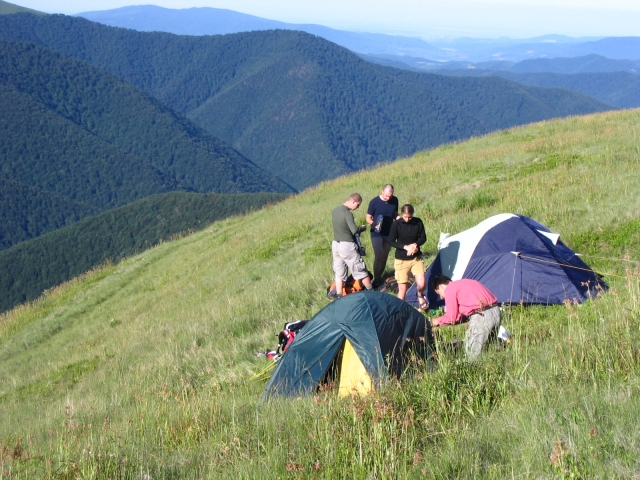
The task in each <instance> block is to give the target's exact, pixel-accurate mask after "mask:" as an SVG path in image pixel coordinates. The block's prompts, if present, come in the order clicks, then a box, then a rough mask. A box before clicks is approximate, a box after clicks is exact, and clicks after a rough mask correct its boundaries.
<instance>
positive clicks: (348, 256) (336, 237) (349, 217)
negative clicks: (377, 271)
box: [331, 193, 372, 297]
mask: <svg viewBox="0 0 640 480" xmlns="http://www.w3.org/2000/svg"><path fill="white" fill-rule="evenodd" d="M361 203H362V197H361V196H360V194H358V193H353V194H352V195H351V196H349V198H348V199H347V201H346V202H344V203H343V204H342V205H338V206H337V207H336V208H334V209H333V212H332V213H331V221H332V223H333V242H331V253H332V255H333V273H334V274H335V281H336V295H337V296H338V297H341V296H342V286H343V285H344V282H345V281H346V280H347V274H348V270H349V269H351V275H352V276H353V278H354V279H355V280H361V281H362V284H363V285H364V286H365V288H366V289H367V290H371V289H372V287H371V279H370V278H369V272H368V271H367V266H366V265H365V263H364V260H362V257H361V256H360V252H359V251H358V246H357V245H356V242H355V240H354V238H353V236H354V235H355V234H356V233H361V232H364V231H365V230H366V228H367V226H366V225H362V226H360V227H358V226H357V225H356V222H355V220H354V219H353V213H352V212H353V211H354V210H357V209H358V207H359V206H360V204H361Z"/></svg>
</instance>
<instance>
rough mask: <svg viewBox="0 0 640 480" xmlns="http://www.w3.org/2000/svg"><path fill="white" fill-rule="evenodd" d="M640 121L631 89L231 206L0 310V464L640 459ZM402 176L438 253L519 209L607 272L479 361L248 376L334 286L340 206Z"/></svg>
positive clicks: (242, 468) (104, 473)
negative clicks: (592, 295) (350, 383)
mask: <svg viewBox="0 0 640 480" xmlns="http://www.w3.org/2000/svg"><path fill="white" fill-rule="evenodd" d="M639 140H640V111H618V112H610V113H604V114H597V115H590V116H586V117H575V118H569V119H565V120H554V121H547V122H543V123H537V124H533V125H529V126H526V127H520V128H515V129H511V130H507V131H503V132H498V133H494V134H491V135H488V136H484V137H480V138H474V139H471V140H469V141H466V142H464V143H459V144H453V145H446V146H443V147H440V148H438V149H435V150H432V151H428V152H422V153H418V154H416V155H415V156H414V157H412V158H409V159H404V160H401V161H398V162H396V163H394V164H392V165H388V166H385V167H382V168H377V169H373V170H365V171H362V172H359V173H356V174H353V175H350V176H346V177H341V178H338V179H336V180H333V181H330V182H325V183H322V184H320V185H318V186H317V187H314V188H311V189H308V190H306V191H305V192H303V193H301V194H299V195H297V196H295V197H292V198H290V199H287V200H286V201H284V202H282V203H279V204H276V205H273V206H271V207H269V208H266V209H264V210H260V211H257V212H254V213H250V214H247V215H243V216H238V217H233V218H229V219H226V220H223V221H220V222H216V223H214V224H212V225H211V226H210V227H209V228H206V229H205V230H203V231H201V232H197V233H194V234H193V235H190V236H187V237H184V238H181V239H178V240H175V241H172V242H167V243H163V244H161V245H159V246H157V247H155V248H153V249H151V250H148V251H146V252H144V253H142V254H140V255H138V256H135V257H132V258H130V259H128V260H125V261H123V262H121V263H119V264H118V265H110V266H105V267H104V268H101V269H98V270H96V271H93V272H90V273H89V274H87V275H85V276H83V277H81V278H78V279H76V280H74V281H71V282H69V283H67V284H65V285H63V286H60V287H58V288H56V289H53V290H51V291H49V292H48V293H47V294H45V295H44V297H43V298H42V299H41V300H39V301H37V302H35V303H33V304H31V305H26V306H23V307H19V308H17V309H14V310H13V311H11V312H9V313H7V314H5V315H3V316H2V317H0V405H1V408H0V449H1V452H2V454H1V455H0V477H6V478H12V479H13V478H15V479H18V478H137V479H141V478H146V479H150V478H153V479H154V480H157V479H169V478H266V477H269V478H274V477H275V478H380V479H382V478H389V479H391V478H417V477H420V478H423V477H426V478H506V477H519V478H631V477H633V475H634V474H636V472H638V471H639V470H640V460H639V459H640V441H639V440H638V439H640V420H638V416H637V411H638V408H640V395H639V394H640V350H639V347H638V345H639V340H640V331H639V328H638V325H639V324H638V320H639V318H640V305H639V302H640V289H639V282H638V274H639V271H638V265H639V263H638V260H640V247H639V246H638V245H639V243H638V240H640V185H639V183H640V167H639V166H638V160H639V159H640V147H639V145H640V143H639ZM387 182H391V183H393V184H394V185H395V187H396V194H397V195H398V197H399V199H400V202H401V203H405V202H409V203H412V204H413V205H414V206H415V207H416V215H417V216H419V217H421V218H422V219H423V220H424V221H425V225H426V227H427V234H428V241H427V245H426V249H427V250H428V251H429V252H431V254H433V252H434V250H435V248H436V242H437V238H438V233H439V232H440V231H444V232H451V233H455V232H458V231H460V230H462V229H464V228H468V227H470V226H472V225H474V224H475V223H477V222H478V221H480V220H482V219H484V218H486V217H488V216H490V215H493V214H496V213H502V212H514V213H520V214H524V215H527V216H530V217H533V218H534V219H536V220H538V221H540V222H541V223H543V224H545V225H546V226H548V227H549V228H550V229H551V230H552V231H554V232H559V233H561V235H562V236H561V238H562V239H563V241H564V242H565V243H567V244H568V245H569V246H571V247H572V248H574V249H575V250H576V251H578V252H579V253H582V254H585V257H584V259H585V260H586V261H587V263H589V264H590V265H591V266H592V267H594V268H595V269H597V270H598V271H600V272H602V273H603V274H605V279H606V280H607V282H609V284H610V285H611V287H612V288H611V290H610V293H608V294H606V295H604V296H602V298H599V299H597V300H595V301H592V302H588V303H586V304H584V305H582V306H576V305H570V304H568V305H560V306H555V307H533V308H521V307H516V308H514V309H513V310H512V311H510V313H509V315H508V318H507V319H506V320H505V323H507V326H508V328H509V330H511V331H512V332H513V334H514V336H515V341H514V343H513V344H512V345H511V346H510V347H509V348H508V349H506V350H504V351H489V352H487V354H486V355H485V356H484V361H483V362H482V363H480V364H478V365H474V366H469V365H467V364H466V363H465V362H464V361H461V359H459V358H457V357H455V356H454V355H452V354H449V353H446V352H440V355H439V367H438V368H437V369H436V370H434V371H432V372H429V371H425V370H423V369H421V368H420V366H416V368H415V369H414V372H413V373H412V374H411V375H407V376H406V378H405V379H403V381H402V382H400V383H398V384H392V385H389V386H388V388H386V389H385V390H383V391H382V392H380V393H378V394H375V395H371V396H369V397H366V398H364V399H355V400H345V401H338V400H336V399H335V397H334V396H333V394H331V393H319V394H318V395H316V396H314V397H311V398H305V399H297V400H283V401H276V402H273V403H269V404H260V403H259V402H258V399H259V397H260V394H261V391H262V389H263V388H264V380H263V379H257V380H256V379H252V378H251V376H252V375H254V374H256V373H259V372H260V371H262V370H263V369H264V368H265V367H266V366H268V361H267V360H265V359H264V358H257V357H256V355H255V354H256V352H258V351H261V350H264V349H266V348H268V347H273V346H275V342H276V337H275V334H276V333H277V332H278V331H279V329H280V328H281V327H282V324H283V323H284V322H286V321H290V320H293V319H299V318H310V317H311V316H312V315H313V314H315V313H316V312H317V311H318V310H320V309H321V308H322V307H323V306H324V305H326V304H327V303H328V300H327V299H326V296H325V289H326V286H327V284H328V283H329V282H330V281H331V276H332V274H331V260H330V241H331V225H330V212H331V209H332V208H333V207H334V206H335V205H338V204H339V203H342V201H343V200H344V199H345V198H346V197H347V196H348V195H349V194H350V193H352V192H354V191H358V192H360V193H361V194H362V195H363V197H364V198H365V199H367V201H368V199H370V198H372V197H373V196H375V195H376V194H377V193H378V192H379V189H380V187H381V186H382V185H383V184H385V183H387ZM364 210H365V209H364V208H363V209H361V210H358V211H357V212H356V220H360V221H362V220H363V219H364V215H365V211H364ZM367 262H368V263H370V262H371V259H370V258H368V259H367ZM390 267H391V261H390V263H389V268H390ZM461 328H462V327H453V328H450V329H445V330H442V331H441V332H440V335H441V336H442V339H443V340H445V341H446V340H447V339H450V338H452V337H455V336H458V337H459V336H461V335H462V334H463V330H461ZM267 373H268V372H267ZM263 377H264V375H263Z"/></svg>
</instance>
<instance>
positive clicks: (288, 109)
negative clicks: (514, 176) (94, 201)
mask: <svg viewBox="0 0 640 480" xmlns="http://www.w3.org/2000/svg"><path fill="white" fill-rule="evenodd" d="M0 39H4V40H8V41H30V42H35V43H38V44H41V45H45V46H47V47H49V48H52V49H55V50H58V51H60V52H63V53H64V54H66V55H70V56H73V57H75V58H78V59H80V60H83V61H87V62H90V63H92V64H94V65H96V66H98V67H100V68H102V69H104V70H106V71H108V72H110V73H112V74H114V75H116V76H118V77H120V78H121V79H123V80H125V81H127V82H129V83H131V84H133V85H135V86H137V87H138V88H141V89H143V90H145V91H146V92H147V93H149V94H150V95H152V96H153V97H155V98H157V99H158V100H159V101H161V102H163V103H164V104H166V105H168V106H169V107H170V108H172V109H174V110H175V111H177V112H179V113H181V114H184V115H186V116H187V117H189V118H190V119H191V120H193V121H194V122H195V123H196V124H198V125H199V126H200V127H202V128H203V129H205V130H207V131H208V132H210V133H212V134H213V135H215V136H216V137H218V138H220V139H221V140H223V141H224V142H226V143H227V144H229V145H231V146H232V147H233V148H235V149H236V150H238V151H239V152H240V153H242V154H243V155H244V156H246V157H247V158H249V159H250V160H251V161H253V162H254V163H256V164H257V165H258V166H260V167H261V168H262V169H264V170H266V171H267V172H270V173H272V174H273V175H276V176H278V178H281V179H282V180H284V181H285V182H287V183H289V184H290V185H292V186H293V187H294V188H296V189H298V190H301V189H304V188H306V187H308V186H310V185H315V184H317V183H318V182H320V181H323V180H327V179H331V178H335V177H338V176H340V175H343V174H346V173H350V172H353V171H357V170H360V169H362V168H366V167H370V166H372V165H375V164H376V163H379V162H386V161H392V160H395V159H396V158H398V157H403V156H407V155H410V154H413V153H414V152H416V151H418V150H422V149H425V148H428V147H434V146H436V145H439V144H442V143H447V142H451V141H455V140H460V139H463V138H469V137H471V136H474V135H480V134H484V133H487V132H489V131H492V130H497V129H503V128H507V127H510V126H513V125H520V124H525V123H530V122H533V121H538V120H542V119H547V118H553V117H563V116H567V115H575V114H584V113H591V112H596V111H603V110H608V109H609V108H610V107H609V106H607V105H604V104H602V103H600V102H597V101H596V100H593V99H591V98H588V97H585V96H583V95H581V94H577V93H574V92H568V91H566V90H554V89H540V88H534V87H526V86H522V85H519V84H516V83H512V82H509V81H506V80H504V79H497V78H454V77H443V76H437V75H430V74H426V73H413V72H408V71H400V70H395V69H390V68H385V67H381V66H378V65H372V64H370V63H368V62H365V61H363V60H361V59H360V58H359V57H357V56H356V55H355V54H353V53H351V52H349V51H347V50H346V49H344V48H341V47H338V46H337V45H335V44H332V43H330V42H327V41H326V40H324V39H321V38H318V37H316V36H314V35H309V34H306V33H302V32H294V31H284V30H275V31H267V32H250V33H240V34H234V35H214V36H203V37H193V36H176V35H170V34H167V33H161V32H152V33H144V32H136V31H133V30H125V29H121V28H113V27H107V26H104V25H100V24H97V23H93V22H89V21H87V20H85V19H82V18H74V17H67V16H63V15H49V16H47V17H42V18H40V17H36V16H34V15H27V14H21V15H12V16H8V17H0Z"/></svg>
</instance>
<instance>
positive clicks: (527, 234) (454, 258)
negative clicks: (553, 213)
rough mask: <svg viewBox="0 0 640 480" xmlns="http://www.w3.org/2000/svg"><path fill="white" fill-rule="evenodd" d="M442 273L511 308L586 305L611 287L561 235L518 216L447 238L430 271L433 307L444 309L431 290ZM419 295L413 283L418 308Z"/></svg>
mask: <svg viewBox="0 0 640 480" xmlns="http://www.w3.org/2000/svg"><path fill="white" fill-rule="evenodd" d="M436 274H443V275H446V276H447V277H449V278H451V279H452V280H459V279H461V278H470V279H473V280H478V281H479V282H481V283H482V284H484V285H485V286H486V287H487V288H489V290H491V291H492V292H493V294H494V295H495V296H496V297H498V301H499V302H500V303H511V304H517V303H522V304H542V305H549V304H559V303H563V302H565V301H571V302H578V303H582V302H584V301H585V300H586V299H588V298H592V297H595V296H596V295H597V294H598V293H600V292H602V291H603V290H606V289H607V288H608V287H607V285H606V283H604V281H603V280H602V279H601V278H600V277H599V276H598V275H597V274H596V273H595V272H594V271H593V270H591V268H589V266H588V265H586V264H585V263H584V262H583V261H582V260H581V259H580V257H579V256H578V255H577V254H576V253H575V252H573V251H572V250H571V249H570V248H569V247H567V246H566V245H565V244H564V243H562V242H561V241H560V235H559V234H557V233H552V232H551V231H550V230H549V229H548V228H547V227H545V226H544V225H542V224H540V223H538V222H536V221H535V220H532V219H531V218H528V217H525V216H523V215H516V214H513V213H503V214H499V215H495V216H493V217H490V218H488V219H486V220H484V221H482V222H480V223H479V224H478V225H476V226H475V227H472V228H470V229H468V230H465V231H463V232H460V233H458V234H456V235H452V236H448V235H447V234H441V236H440V242H439V243H438V254H437V256H436V258H435V260H434V261H433V262H432V264H431V265H430V266H429V268H428V269H427V273H426V290H427V292H428V294H427V298H428V300H429V304H430V305H432V306H437V305H442V301H441V300H440V298H439V297H438V296H437V295H436V294H435V292H433V291H432V290H431V281H432V279H433V277H434V276H435V275H436ZM416 294H417V289H416V286H415V285H413V286H412V287H411V288H410V289H409V291H408V292H407V297H406V298H407V301H409V303H412V304H414V305H415V306H417V299H416ZM414 302H415V303H414Z"/></svg>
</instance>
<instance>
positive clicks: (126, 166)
mask: <svg viewBox="0 0 640 480" xmlns="http://www.w3.org/2000/svg"><path fill="white" fill-rule="evenodd" d="M0 110H1V111H2V115H1V116H0V131H1V132H2V139H3V141H2V143H1V144H0V165H2V168H1V169H0V185H2V190H3V196H2V200H1V205H0V206H1V211H2V217H3V222H2V225H1V226H0V247H2V248H7V247H9V246H11V245H13V244H15V243H18V242H20V241H24V240H27V239H29V238H33V237H36V236H38V235H41V234H42V233H45V232H47V231H50V230H53V229H55V228H59V227H62V226H65V225H68V224H70V223H73V222H74V221H77V220H79V219H80V218H82V217H84V216H86V215H89V214H95V213H98V212H100V211H102V210H105V209H108V208H112V207H116V206H122V205H125V204H127V203H130V202H132V201H135V200H139V199H141V198H144V197H146V196H149V195H152V194H157V193H163V192H169V191H175V190H184V191H192V192H203V193H204V192H218V193H240V192H292V191H293V190H292V189H291V188H290V187H289V186H287V185H286V184H285V183H283V182H281V181H279V180H278V179H276V178H275V177H273V176H272V175H269V174H268V173H266V172H264V171H261V170H260V169H259V168H258V167H257V166H256V165H254V164H253V163H251V162H250V161H248V160H247V159H246V158H244V157H243V156H242V155H240V154H239V153H238V152H236V151H234V150H233V149H232V148H230V147H229V146H228V145H226V144H224V143H223V142H221V141H220V140H218V139H216V138H214V137H212V136H211V135H210V134H208V133H206V132H204V131H203V130H202V129H201V128H199V127H197V126H196V125H194V124H193V123H192V122H191V121H189V120H187V119H186V118H184V117H182V116H180V115H177V114H176V113H175V112H173V111H171V110H170V109H168V108H167V107H165V106H164V105H162V104H160V103H159V102H158V101H157V100H156V99H154V98H152V97H150V96H149V95H148V94H146V93H144V92H142V91H140V90H139V89H137V88H135V87H133V86H132V85H130V84H128V83H125V82H123V81H122V80H120V79H118V78H117V77H115V76H113V75H111V74H108V73H106V72H104V71H103V70H100V69H98V68H96V67H94V66H93V65H90V64H88V63H86V62H81V61H78V60H76V59H74V58H71V57H67V56H65V55H63V54H60V53H58V52H54V51H52V50H49V49H46V48H43V47H40V46H37V45H34V44H28V43H12V42H3V41H0Z"/></svg>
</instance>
